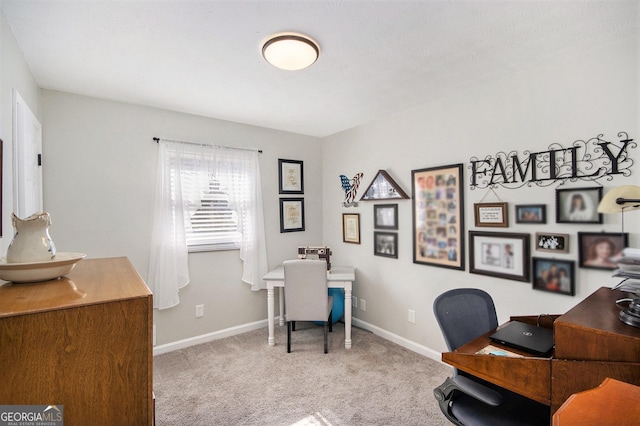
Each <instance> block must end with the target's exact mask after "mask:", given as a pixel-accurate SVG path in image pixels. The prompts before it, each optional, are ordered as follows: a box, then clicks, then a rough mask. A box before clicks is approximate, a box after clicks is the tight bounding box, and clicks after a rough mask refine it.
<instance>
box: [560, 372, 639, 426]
mask: <svg viewBox="0 0 640 426" xmlns="http://www.w3.org/2000/svg"><path fill="white" fill-rule="evenodd" d="M639 401H640V387H638V386H634V385H632V384H629V383H625V382H621V381H619V380H614V379H611V378H608V377H607V378H606V379H604V381H603V382H602V384H600V386H598V387H597V388H594V389H589V390H586V391H582V392H578V393H575V394H573V395H571V396H570V397H569V399H567V400H566V401H565V402H564V404H562V406H561V407H560V408H559V409H558V411H556V413H555V414H554V415H553V426H584V425H598V426H635V425H637V424H638V420H639V419H640V403H639Z"/></svg>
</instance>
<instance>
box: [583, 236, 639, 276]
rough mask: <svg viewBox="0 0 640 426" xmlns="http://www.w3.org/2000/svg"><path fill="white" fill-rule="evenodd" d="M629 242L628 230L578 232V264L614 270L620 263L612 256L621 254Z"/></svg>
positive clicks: (587, 267) (589, 267)
mask: <svg viewBox="0 0 640 426" xmlns="http://www.w3.org/2000/svg"><path fill="white" fill-rule="evenodd" d="M628 244H629V234H628V233H627V232H624V233H621V232H578V266H579V267H580V268H585V269H604V270H609V271H613V270H614V269H617V268H618V265H617V263H616V262H614V261H613V260H611V259H610V258H611V257H614V256H617V255H620V254H621V253H622V250H624V249H625V248H626V247H627V246H628Z"/></svg>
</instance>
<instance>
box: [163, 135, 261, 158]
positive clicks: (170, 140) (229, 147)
mask: <svg viewBox="0 0 640 426" xmlns="http://www.w3.org/2000/svg"><path fill="white" fill-rule="evenodd" d="M153 140H154V141H155V142H156V143H159V142H160V141H161V140H163V141H167V142H175V143H184V144H187V145H198V146H216V147H219V148H225V149H237V150H239V151H258V154H262V150H261V149H253V148H239V147H235V146H222V145H211V144H208V143H196V142H186V141H176V140H173V139H164V138H157V137H154V138H153Z"/></svg>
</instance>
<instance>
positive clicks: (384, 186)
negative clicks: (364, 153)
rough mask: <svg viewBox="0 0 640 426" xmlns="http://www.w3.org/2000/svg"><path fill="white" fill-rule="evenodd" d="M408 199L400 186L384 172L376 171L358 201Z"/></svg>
mask: <svg viewBox="0 0 640 426" xmlns="http://www.w3.org/2000/svg"><path fill="white" fill-rule="evenodd" d="M408 198H410V197H409V196H408V195H407V193H406V192H404V191H403V190H402V188H400V185H398V184H397V183H396V181H395V180H393V178H392V177H391V176H389V174H388V173H387V172H385V171H384V170H378V174H376V176H375V177H374V178H373V180H372V181H371V184H369V187H368V188H367V190H366V191H365V193H364V195H363V196H362V198H360V201H366V200H397V199H408Z"/></svg>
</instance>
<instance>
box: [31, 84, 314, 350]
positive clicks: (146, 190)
mask: <svg viewBox="0 0 640 426" xmlns="http://www.w3.org/2000/svg"><path fill="white" fill-rule="evenodd" d="M42 104H43V116H44V121H43V141H44V142H43V145H44V148H43V150H44V170H43V173H44V193H45V196H44V204H45V206H46V209H47V210H48V211H49V212H50V213H51V216H52V221H53V224H52V227H51V236H52V238H53V240H54V242H55V243H56V246H57V248H58V250H59V251H72V252H76V251H77V252H83V253H87V254H88V255H89V257H93V258H96V257H110V256H127V257H128V258H129V259H130V260H131V261H132V263H133V265H134V266H135V268H136V270H137V271H138V272H139V273H140V275H141V276H142V278H144V279H146V276H147V269H148V263H149V244H150V239H151V227H152V217H153V197H154V195H153V194H154V188H155V172H156V158H157V150H158V146H157V144H156V143H155V142H153V140H152V138H153V137H154V136H157V137H162V138H167V139H177V140H183V141H191V142H198V143H214V144H220V145H226V146H238V147H251V148H258V149H262V150H263V153H262V154H261V157H260V158H261V160H260V167H261V172H262V182H263V202H264V209H265V223H266V227H267V248H268V250H269V266H270V267H274V266H276V265H278V264H280V263H281V262H282V261H283V260H285V259H291V258H294V257H295V256H296V248H297V247H298V246H299V245H305V244H319V243H321V240H322V220H321V214H322V209H321V202H322V195H321V194H322V189H321V186H322V182H321V180H320V179H318V178H317V177H318V176H320V173H321V150H320V149H321V148H320V142H319V140H318V139H317V138H313V137H307V136H301V135H296V134H291V133H285V132H280V131H274V130H269V129H264V128H259V127H253V126H246V125H242V124H237V123H231V122H226V121H220V120H214V119H208V118H203V117H197V116H192V115H187V114H181V113H174V112H169V111H164V110H159V109H153V108H146V107H141V106H135V105H129V104H124V103H117V102H111V101H105V100H100V99H95V98H88V97H83V96H77V95H73V94H69V93H61V92H54V91H47V90H44V91H43V101H42ZM278 158H286V159H294V160H302V161H303V162H304V189H305V194H304V198H305V207H306V209H305V213H306V214H305V216H306V231H305V232H294V233H284V234H280V228H279V201H278V199H279V195H278V170H277V169H278V167H277V166H278ZM189 266H190V271H191V284H189V285H188V286H187V287H185V288H184V289H183V290H181V292H180V299H181V303H180V304H179V305H178V306H176V307H173V308H170V309H166V310H162V311H157V310H156V311H155V323H156V326H157V343H158V344H159V345H160V344H164V343H168V342H174V341H177V340H182V339H187V338H190V337H194V336H198V335H202V334H207V333H211V332H215V331H219V330H224V329H226V328H230V327H233V326H238V325H243V324H246V323H251V322H254V321H259V320H264V319H265V318H266V317H267V310H266V292H264V291H260V292H252V291H251V290H250V289H249V286H248V285H247V284H243V283H242V282H241V280H240V277H241V265H240V260H239V259H238V251H226V252H209V253H193V254H191V255H190V256H189ZM196 304H204V305H205V316H204V317H203V318H198V319H196V318H195V305H196ZM266 338H267V336H266V334H265V343H266Z"/></svg>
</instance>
